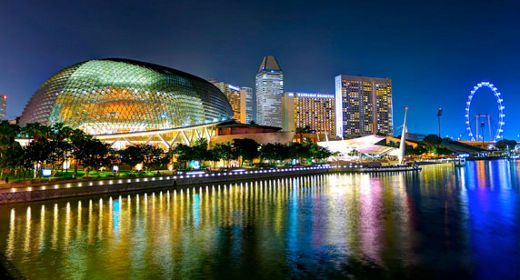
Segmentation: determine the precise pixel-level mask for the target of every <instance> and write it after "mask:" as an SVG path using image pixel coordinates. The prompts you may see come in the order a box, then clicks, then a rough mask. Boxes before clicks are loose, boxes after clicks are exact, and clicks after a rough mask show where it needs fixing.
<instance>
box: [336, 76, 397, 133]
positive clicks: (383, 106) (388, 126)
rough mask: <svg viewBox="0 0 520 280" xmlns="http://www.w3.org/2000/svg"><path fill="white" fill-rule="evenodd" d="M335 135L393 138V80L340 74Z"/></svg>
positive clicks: (338, 77)
mask: <svg viewBox="0 0 520 280" xmlns="http://www.w3.org/2000/svg"><path fill="white" fill-rule="evenodd" d="M335 84H336V136H337V137H341V138H348V137H357V136H364V135H370V134H379V135H392V134H393V122H392V80H391V79H389V78H372V77H363V76H347V75H338V76H336V79H335Z"/></svg>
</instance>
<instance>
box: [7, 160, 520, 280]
mask: <svg viewBox="0 0 520 280" xmlns="http://www.w3.org/2000/svg"><path fill="white" fill-rule="evenodd" d="M518 164H520V162H519V163H515V162H508V161H490V162H485V161H480V162H468V165H467V167H466V168H462V169H459V168H454V167H452V166H450V165H447V164H445V165H436V166H426V167H425V168H424V170H423V171H422V172H420V173H395V174H380V175H367V174H333V175H323V176H307V177H305V176H304V177H296V178H284V179H274V180H265V181H258V182H249V183H238V184H231V185H230V184H227V185H224V184H221V185H214V186H211V185H210V186H207V187H206V186H203V187H201V188H200V187H196V188H190V189H189V190H183V191H162V192H160V191H155V192H152V191H149V192H143V193H139V194H130V195H128V194H122V195H112V196H99V197H94V198H73V199H64V200H58V201H46V202H41V203H28V204H16V205H7V206H1V207H0V224H1V225H3V226H2V227H1V229H0V252H2V253H3V254H4V255H5V257H6V258H7V259H8V260H10V262H11V263H12V264H13V265H14V266H15V267H16V268H17V269H18V271H19V272H20V273H21V274H23V275H24V276H25V277H27V278H29V279H106V278H109V279H173V278H175V279H179V278H186V279H193V278H195V279H221V278H225V279H244V278H249V279H257V278H260V279H280V278H282V279H287V278H297V279H302V278H322V279H329V278H342V279H344V278H347V277H351V278H373V279H381V278H401V279H402V278H415V279H417V278H421V279H428V278H445V279H451V278H474V279H490V278H494V279H497V278H500V279H515V278H516V279H518V278H520V203H519V185H520V182H519V177H518V174H517V172H518V170H519V166H518Z"/></svg>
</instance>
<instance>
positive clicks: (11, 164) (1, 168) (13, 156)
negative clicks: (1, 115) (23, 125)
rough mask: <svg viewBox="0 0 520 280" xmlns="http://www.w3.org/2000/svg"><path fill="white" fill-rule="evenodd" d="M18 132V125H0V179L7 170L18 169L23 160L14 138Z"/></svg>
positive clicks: (4, 123) (3, 122)
mask: <svg viewBox="0 0 520 280" xmlns="http://www.w3.org/2000/svg"><path fill="white" fill-rule="evenodd" d="M19 132H20V127H19V126H18V125H13V124H9V123H8V122H7V121H2V122H1V123H0V178H3V176H4V172H5V171H6V170H8V169H16V168H18V167H20V165H21V163H22V158H23V150H22V147H21V146H20V144H19V143H18V142H16V137H17V136H18V133H19Z"/></svg>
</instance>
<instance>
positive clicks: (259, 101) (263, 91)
mask: <svg viewBox="0 0 520 280" xmlns="http://www.w3.org/2000/svg"><path fill="white" fill-rule="evenodd" d="M282 95H283V72H282V69H280V66H279V65H278V62H277V61H276V59H275V58H274V57H273V56H266V57H264V59H263V60H262V64H260V67H259V68H258V72H257V74H256V122H257V123H259V124H261V125H269V126H276V127H282Z"/></svg>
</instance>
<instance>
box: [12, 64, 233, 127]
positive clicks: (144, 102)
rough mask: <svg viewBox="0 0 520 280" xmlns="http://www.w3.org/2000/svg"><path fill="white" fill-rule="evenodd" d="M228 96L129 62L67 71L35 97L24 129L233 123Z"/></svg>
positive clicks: (26, 113)
mask: <svg viewBox="0 0 520 280" xmlns="http://www.w3.org/2000/svg"><path fill="white" fill-rule="evenodd" d="M232 117H233V111H232V110H231V106H230V105H229V102H228V101H227V99H226V97H225V96H224V94H223V93H222V92H221V91H220V90H219V89H217V88H216V87H215V86H213V85H212V84H211V83H209V82H207V81H206V80H204V79H201V78H199V77H196V76H193V75H191V74H187V73H184V72H181V71H178V70H175V69H171V68H167V67H163V66H159V65H154V64H149V63H144V62H139V61H134V60H127V59H100V60H90V61H86V62H82V63H78V64H75V65H72V66H70V67H67V68H65V69H63V70H61V71H60V72H58V73H57V74H55V75H54V76H52V77H51V78H50V79H49V80H47V81H46V82H45V83H44V84H43V85H42V86H41V87H40V88H39V89H38V90H37V91H36V93H35V94H34V95H33V96H32V98H31V100H30V101H29V103H28V104H27V106H26V107H25V110H24V112H23V114H22V117H21V119H20V123H21V125H26V124H28V123H32V122H39V123H41V124H45V125H52V124H54V123H64V124H65V125H67V126H70V127H73V128H80V129H82V130H84V131H85V132H87V133H90V134H108V133H124V132H136V131H148V130H160V129H169V128H178V127H189V126H196V125H202V124H208V123H215V122H220V121H225V120H230V119H232Z"/></svg>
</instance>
